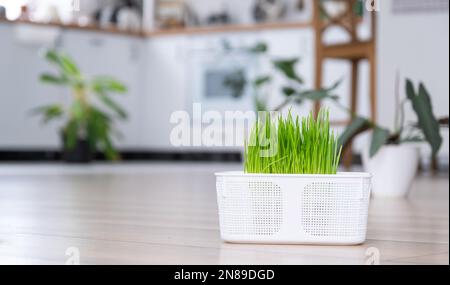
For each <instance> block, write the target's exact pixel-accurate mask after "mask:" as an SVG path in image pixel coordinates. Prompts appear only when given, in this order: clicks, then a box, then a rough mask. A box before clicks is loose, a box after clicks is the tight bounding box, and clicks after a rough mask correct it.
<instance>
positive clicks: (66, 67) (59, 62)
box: [45, 50, 80, 77]
mask: <svg viewBox="0 0 450 285" xmlns="http://www.w3.org/2000/svg"><path fill="white" fill-rule="evenodd" d="M45 58H46V59H47V60H48V61H49V62H51V63H53V64H55V65H56V66H58V67H59V68H60V70H61V72H62V73H63V74H66V75H70V76H76V77H78V76H80V70H79V69H78V67H77V66H76V64H75V62H74V61H73V60H72V59H71V58H70V57H69V56H67V55H64V54H62V53H58V52H57V51H56V50H49V51H47V53H46V55H45Z"/></svg>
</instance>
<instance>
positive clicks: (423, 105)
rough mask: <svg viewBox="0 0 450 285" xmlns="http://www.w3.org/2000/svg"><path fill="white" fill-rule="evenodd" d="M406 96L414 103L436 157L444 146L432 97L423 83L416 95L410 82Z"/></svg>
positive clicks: (422, 127) (424, 132)
mask: <svg viewBox="0 0 450 285" xmlns="http://www.w3.org/2000/svg"><path fill="white" fill-rule="evenodd" d="M406 95H407V97H408V99H409V100H410V101H411V103H412V106H413V109H414V111H415V112H416V115H417V118H418V120H419V124H418V125H419V128H420V129H421V131H422V132H423V134H424V136H425V139H426V140H427V142H428V143H429V144H430V146H431V149H432V153H433V156H434V155H436V154H437V153H438V151H439V149H440V148H441V146H442V137H441V134H440V129H439V122H438V120H437V119H436V117H435V116H434V114H433V107H432V104H431V98H430V95H429V93H428V91H427V89H426V88H425V86H424V85H423V84H422V83H420V85H419V92H418V94H416V93H415V91H414V86H413V83H412V82H411V81H410V80H407V81H406Z"/></svg>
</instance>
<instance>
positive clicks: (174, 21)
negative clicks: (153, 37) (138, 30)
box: [156, 0, 186, 28]
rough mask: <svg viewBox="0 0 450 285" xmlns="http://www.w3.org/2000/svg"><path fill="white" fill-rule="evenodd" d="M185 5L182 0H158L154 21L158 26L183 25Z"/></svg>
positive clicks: (174, 26)
mask: <svg viewBox="0 0 450 285" xmlns="http://www.w3.org/2000/svg"><path fill="white" fill-rule="evenodd" d="M185 17H186V5H185V2H184V1H182V0H158V1H157V4H156V21H157V22H158V24H159V27H160V28H180V27H184V26H185Z"/></svg>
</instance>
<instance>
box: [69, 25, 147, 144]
mask: <svg viewBox="0 0 450 285" xmlns="http://www.w3.org/2000/svg"><path fill="white" fill-rule="evenodd" d="M61 44H62V48H63V49H64V51H66V52H67V53H68V54H70V55H71V56H72V57H73V58H74V59H75V61H76V62H77V63H78V65H79V66H80V68H81V69H82V72H84V73H86V74H88V75H108V76H113V77H115V78H116V79H118V80H120V81H122V82H123V83H125V84H126V86H127V87H128V93H127V94H125V95H122V94H111V96H112V98H113V99H114V100H115V101H117V102H118V103H120V105H121V106H123V107H124V109H125V110H126V111H127V113H128V119H127V120H126V121H117V125H116V126H117V129H118V131H119V132H120V133H121V134H122V138H121V139H120V140H116V144H117V146H118V147H120V148H121V149H126V148H134V147H137V146H138V141H139V131H140V130H139V128H140V120H139V110H140V100H141V97H142V96H143V94H142V89H141V86H142V80H141V79H140V76H141V75H142V70H143V63H144V62H143V60H142V47H143V44H144V43H143V40H142V39H139V38H134V37H126V36H125V37H120V36H115V35H108V34H102V33H86V32H80V31H67V32H65V33H64V35H63V37H62V41H61Z"/></svg>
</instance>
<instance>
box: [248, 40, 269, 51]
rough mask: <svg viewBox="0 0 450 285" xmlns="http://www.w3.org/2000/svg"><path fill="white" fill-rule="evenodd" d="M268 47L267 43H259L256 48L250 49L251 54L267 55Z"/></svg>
mask: <svg viewBox="0 0 450 285" xmlns="http://www.w3.org/2000/svg"><path fill="white" fill-rule="evenodd" d="M267 50H268V47H267V44H266V43H262V42H261V43H257V44H256V45H255V46H253V47H251V48H249V49H248V51H249V52H251V53H265V52H267Z"/></svg>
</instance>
